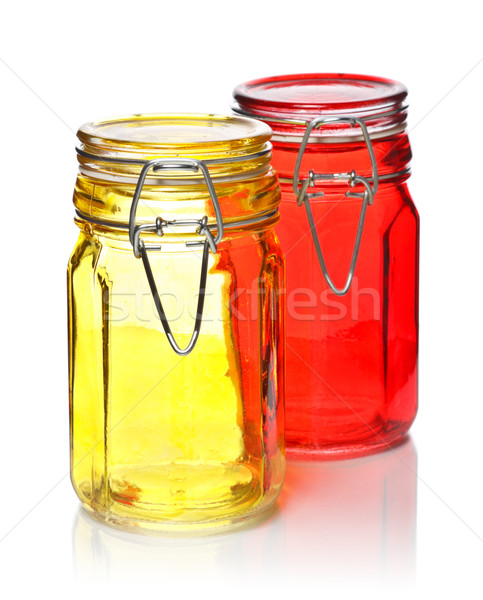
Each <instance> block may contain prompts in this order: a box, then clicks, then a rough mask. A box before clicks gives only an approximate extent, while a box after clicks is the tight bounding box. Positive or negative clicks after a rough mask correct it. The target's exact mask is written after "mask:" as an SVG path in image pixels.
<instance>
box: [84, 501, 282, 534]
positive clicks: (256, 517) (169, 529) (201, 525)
mask: <svg viewBox="0 0 483 600" xmlns="http://www.w3.org/2000/svg"><path fill="white" fill-rule="evenodd" d="M275 500H276V499H275ZM275 500H274V501H272V502H271V503H270V504H268V505H266V506H263V507H262V506H260V508H258V509H256V510H253V511H251V512H248V513H245V514H240V515H237V516H231V517H228V516H227V517H224V518H220V519H214V520H212V521H199V522H194V521H192V522H189V521H170V522H168V521H148V520H144V519H136V518H134V517H132V518H128V517H119V516H118V515H116V514H113V513H104V512H99V511H98V510H95V509H93V508H92V507H91V506H90V505H88V504H85V503H82V504H81V509H82V510H83V511H84V513H85V514H87V515H88V516H89V517H90V518H91V519H93V520H94V521H96V522H97V523H100V524H101V525H105V526H107V527H110V528H113V529H117V530H120V531H125V532H127V533H133V534H138V535H145V536H157V537H198V536H208V535H219V534H224V533H229V532H232V531H239V530H242V529H251V528H252V527H256V526H258V525H259V524H261V523H263V522H264V521H267V520H268V519H270V518H271V517H272V516H273V515H275V513H277V512H278V503H277V502H276V501H275Z"/></svg>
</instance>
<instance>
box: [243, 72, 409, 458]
mask: <svg viewBox="0 0 483 600" xmlns="http://www.w3.org/2000/svg"><path fill="white" fill-rule="evenodd" d="M406 96H407V90H406V88H405V87H404V86H403V85H402V84H400V83H398V82H395V81H391V80H388V79H382V78H377V77H368V76H360V75H342V74H303V75H288V76H280V77H270V78H266V79H259V80H256V81H250V82H248V83H244V84H242V85H240V86H238V87H237V88H236V89H235V91H234V98H235V104H234V111H235V112H236V113H240V114H245V115H250V116H252V117H256V118H258V119H262V120H263V121H265V122H266V123H268V124H269V125H270V126H271V127H272V129H273V131H274V136H273V137H272V143H273V158H272V164H273V166H274V167H275V169H276V170H277V172H278V174H279V179H280V182H281V188H282V202H281V208H280V213H281V219H280V223H279V225H278V228H277V233H278V235H279V238H280V242H281V245H282V249H283V251H284V253H285V255H286V268H287V286H286V288H287V322H286V328H287V329H286V331H287V337H286V347H287V366H286V382H287V388H286V444H287V450H288V451H289V452H290V453H291V454H292V455H294V456H301V457H310V456H314V457H325V458H335V457H346V456H348V455H351V456H354V455H357V454H367V453H370V452H375V451H377V450H380V449H383V448H386V447H387V446H388V445H394V444H396V443H398V442H400V441H402V440H403V438H404V436H405V434H406V433H407V431H408V429H409V427H410V425H411V423H412V422H413V420H414V418H415V415H416V411H417V353H418V262H419V217H418V213H417V211H416V208H415V206H414V204H413V202H412V200H411V197H410V195H409V192H408V189H407V184H406V181H407V179H408V177H409V172H410V171H409V162H410V159H411V149H410V145H409V140H408V136H407V132H406V118H407V106H406V104H405V99H406ZM302 206H304V207H305V211H304V210H303V209H302V208H301V207H302ZM304 212H305V213H306V215H304V214H303V213H304Z"/></svg>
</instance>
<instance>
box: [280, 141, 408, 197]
mask: <svg viewBox="0 0 483 600" xmlns="http://www.w3.org/2000/svg"><path fill="white" fill-rule="evenodd" d="M319 139H322V138H319ZM371 142H372V148H373V150H374V155H375V158H376V165H377V171H378V175H379V177H380V178H382V181H386V180H387V181H390V180H393V179H394V180H396V179H398V178H400V177H407V176H408V175H409V165H410V161H411V147H410V144H409V138H408V135H407V133H406V132H405V131H403V132H400V133H397V134H395V135H393V136H390V137H383V138H378V139H372V140H371ZM299 147H300V143H299V142H294V141H286V140H284V139H283V140H281V139H274V140H273V150H274V151H273V158H272V164H273V166H274V168H275V170H276V171H277V173H278V175H279V177H280V179H281V181H282V182H284V180H290V181H291V180H292V178H293V173H294V168H295V162H296V159H297V154H298V150H299ZM309 171H313V172H314V173H324V174H333V173H350V172H351V171H355V172H356V174H357V175H359V176H361V177H366V178H371V177H372V165H371V158H370V155H369V152H368V150H367V147H366V145H365V143H364V141H357V142H350V143H328V142H327V141H325V142H324V141H319V142H315V143H308V144H307V146H306V149H305V152H304V156H303V158H302V162H301V167H300V175H299V180H303V179H306V178H307V177H308V176H309ZM344 186H347V182H341V181H326V180H318V181H316V182H315V187H316V188H325V189H332V188H337V189H338V188H342V187H344Z"/></svg>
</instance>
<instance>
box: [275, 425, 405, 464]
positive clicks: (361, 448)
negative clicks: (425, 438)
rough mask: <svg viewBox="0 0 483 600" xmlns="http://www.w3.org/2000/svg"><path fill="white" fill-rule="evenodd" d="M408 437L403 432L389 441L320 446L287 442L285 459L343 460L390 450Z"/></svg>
mask: <svg viewBox="0 0 483 600" xmlns="http://www.w3.org/2000/svg"><path fill="white" fill-rule="evenodd" d="M408 437H409V436H408V433H407V432H404V433H403V434H401V435H399V436H398V437H395V438H391V439H390V440H389V439H388V440H385V439H376V440H374V441H368V440H364V441H361V442H353V443H344V444H327V445H320V446H310V445H302V444H299V443H292V444H291V443H290V442H287V447H286V454H287V458H288V459H290V460H301V461H306V460H321V461H325V460H327V461H328V460H345V459H350V458H357V457H360V456H368V455H370V454H378V453H379V452H384V451H386V450H391V449H392V448H395V447H397V446H399V445H401V444H403V443H404V442H405V441H406V440H407V439H408Z"/></svg>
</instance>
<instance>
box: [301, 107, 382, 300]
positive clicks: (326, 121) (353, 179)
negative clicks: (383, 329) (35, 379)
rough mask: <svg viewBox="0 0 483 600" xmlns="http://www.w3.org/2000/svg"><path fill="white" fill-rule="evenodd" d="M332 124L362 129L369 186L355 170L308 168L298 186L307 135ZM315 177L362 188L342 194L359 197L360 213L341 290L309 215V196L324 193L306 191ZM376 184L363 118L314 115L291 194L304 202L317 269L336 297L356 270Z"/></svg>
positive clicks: (373, 159)
mask: <svg viewBox="0 0 483 600" xmlns="http://www.w3.org/2000/svg"><path fill="white" fill-rule="evenodd" d="M333 123H349V124H350V125H351V126H355V125H358V126H359V127H360V128H361V131H362V136H363V138H364V142H365V144H366V147H367V151H368V153H369V157H370V159H371V168H372V186H371V183H370V181H371V180H369V178H367V177H362V176H360V175H357V174H356V172H355V171H351V172H350V173H314V172H313V171H309V176H308V177H307V179H304V180H303V181H302V182H301V185H300V187H299V174H300V166H301V164H302V158H303V156H304V153H305V149H306V146H307V143H308V141H309V138H310V134H311V133H312V131H313V130H314V129H319V128H320V127H322V126H324V125H330V124H333ZM317 180H332V181H333V180H341V181H347V182H348V183H349V186H350V187H351V188H352V187H354V186H355V185H357V184H362V185H363V186H364V188H365V189H364V192H350V191H348V192H346V193H345V195H346V197H347V198H362V206H361V212H360V216H359V224H358V227H357V233H356V238H355V242H354V249H353V251H352V258H351V262H350V267H349V273H348V275H347V279H346V282H345V285H344V287H342V288H340V289H339V288H337V287H336V286H335V285H334V283H333V281H332V279H331V277H330V275H329V273H328V271H327V266H326V264H325V260H324V256H323V254H322V249H321V247H320V241H319V237H318V235H317V230H316V227H315V221H314V217H313V214H312V209H311V207H310V198H317V197H319V198H320V197H322V196H323V195H324V192H317V193H308V188H309V187H314V185H315V181H317ZM378 184H379V177H378V174H377V163H376V157H375V155H374V149H373V147H372V143H371V138H370V136H369V133H368V131H367V126H366V124H365V123H364V121H363V120H362V119H358V118H357V117H317V118H315V119H313V120H312V121H311V122H310V123H309V124H308V125H307V128H306V130H305V133H304V136H303V138H302V142H301V144H300V148H299V151H298V154H297V160H296V161H295V169H294V175H293V191H294V194H295V195H296V196H297V204H298V205H299V206H302V204H304V205H305V211H306V213H307V219H308V222H309V227H310V232H311V234H312V239H313V241H314V246H315V251H316V253H317V258H318V259H319V264H320V268H321V270H322V273H323V275H324V277H325V280H326V281H327V284H328V286H329V287H330V289H331V290H332V291H333V292H334V294H337V296H344V295H345V294H347V292H348V291H349V289H350V286H351V283H352V279H353V277H354V271H355V268H356V264H357V257H358V255H359V250H360V246H361V239H362V232H363V230H364V221H365V217H366V209H367V206H368V205H369V206H370V205H372V203H373V202H374V196H375V194H376V192H377V188H378Z"/></svg>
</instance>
